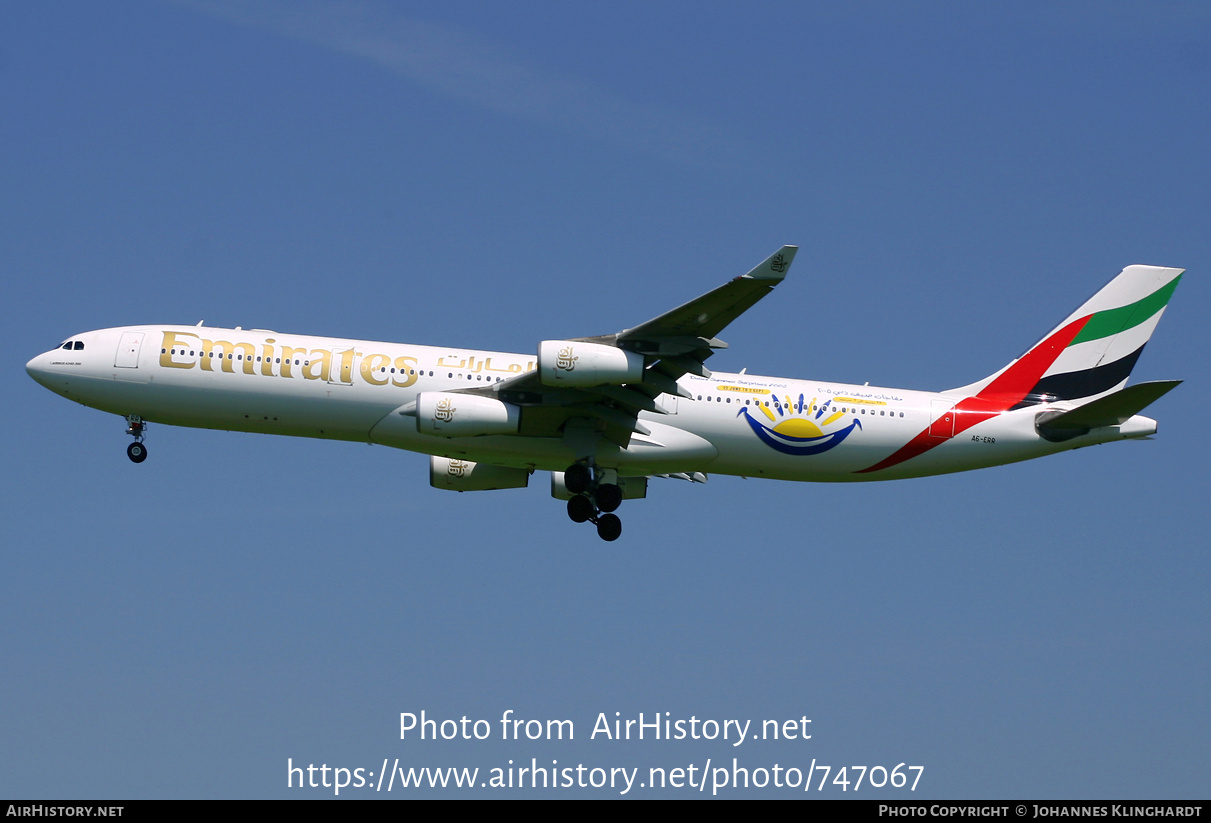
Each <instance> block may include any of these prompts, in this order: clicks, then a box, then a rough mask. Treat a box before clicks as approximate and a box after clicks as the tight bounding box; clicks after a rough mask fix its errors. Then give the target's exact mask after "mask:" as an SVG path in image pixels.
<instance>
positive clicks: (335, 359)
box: [328, 346, 353, 386]
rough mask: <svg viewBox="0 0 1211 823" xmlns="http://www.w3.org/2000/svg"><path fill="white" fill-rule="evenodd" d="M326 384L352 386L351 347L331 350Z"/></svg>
mask: <svg viewBox="0 0 1211 823" xmlns="http://www.w3.org/2000/svg"><path fill="white" fill-rule="evenodd" d="M328 382H329V383H331V384H332V385H334V386H352V385H353V347H352V346H341V347H338V348H334V349H333V350H332V365H331V366H330V367H329V369H328Z"/></svg>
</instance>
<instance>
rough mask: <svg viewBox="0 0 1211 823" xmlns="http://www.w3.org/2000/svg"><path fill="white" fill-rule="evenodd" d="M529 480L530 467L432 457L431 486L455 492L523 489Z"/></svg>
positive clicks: (430, 464)
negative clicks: (511, 466) (521, 467)
mask: <svg viewBox="0 0 1211 823" xmlns="http://www.w3.org/2000/svg"><path fill="white" fill-rule="evenodd" d="M529 482H530V470H529V469H514V468H510V467H509V466H493V465H491V464H489V463H472V462H471V461H470V460H454V459H451V458H449V457H437V456H433V457H430V458H429V485H430V486H432V487H433V488H435V489H448V490H450V491H456V492H484V491H493V490H495V489H524V488H525V487H526V486H527V485H528V484H529Z"/></svg>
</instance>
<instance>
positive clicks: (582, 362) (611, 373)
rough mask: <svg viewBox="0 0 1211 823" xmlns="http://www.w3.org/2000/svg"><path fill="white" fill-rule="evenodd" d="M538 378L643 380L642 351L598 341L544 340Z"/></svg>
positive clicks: (611, 382) (590, 382) (565, 382)
mask: <svg viewBox="0 0 1211 823" xmlns="http://www.w3.org/2000/svg"><path fill="white" fill-rule="evenodd" d="M538 379H539V380H541V381H542V382H543V385H546V386H617V385H620V384H622V383H638V382H640V381H642V380H643V355H642V354H636V353H635V352H633V351H627V350H626V349H619V348H616V347H614V346H603V345H601V344H600V343H576V342H573V341H570V340H544V341H542V342H541V343H539V344H538Z"/></svg>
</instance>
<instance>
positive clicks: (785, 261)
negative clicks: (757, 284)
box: [741, 246, 799, 280]
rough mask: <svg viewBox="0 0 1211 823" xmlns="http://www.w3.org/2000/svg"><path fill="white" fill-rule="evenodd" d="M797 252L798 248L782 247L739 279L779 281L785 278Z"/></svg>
mask: <svg viewBox="0 0 1211 823" xmlns="http://www.w3.org/2000/svg"><path fill="white" fill-rule="evenodd" d="M797 251H799V247H798V246H783V247H782V248H780V249H778V251H776V252H774V253H773V254H771V255H770V256H769V257H767V258H766V259H765V262H763V263H761V264H759V265H758V266H757V267H756V268H754V269H753V270H752V271H750V272H749V273H748V274H742V275H741V277H747V278H748V279H749V280H781V279H782V278H784V277H786V272H787V271H788V270H789V269H790V267H791V262H792V261H793V260H794V259H795V252H797Z"/></svg>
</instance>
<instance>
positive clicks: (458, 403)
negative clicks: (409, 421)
mask: <svg viewBox="0 0 1211 823" xmlns="http://www.w3.org/2000/svg"><path fill="white" fill-rule="evenodd" d="M520 421H521V409H519V408H518V407H517V406H514V405H513V404H512V403H502V402H501V401H500V400H493V399H492V398H491V397H478V396H476V395H474V394H457V393H455V392H432V391H426V392H421V393H420V394H419V395H417V398H416V430H417V431H418V432H420V433H421V434H439V435H441V436H443V437H473V436H475V435H477V434H517V427H518V425H519V424H520Z"/></svg>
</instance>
